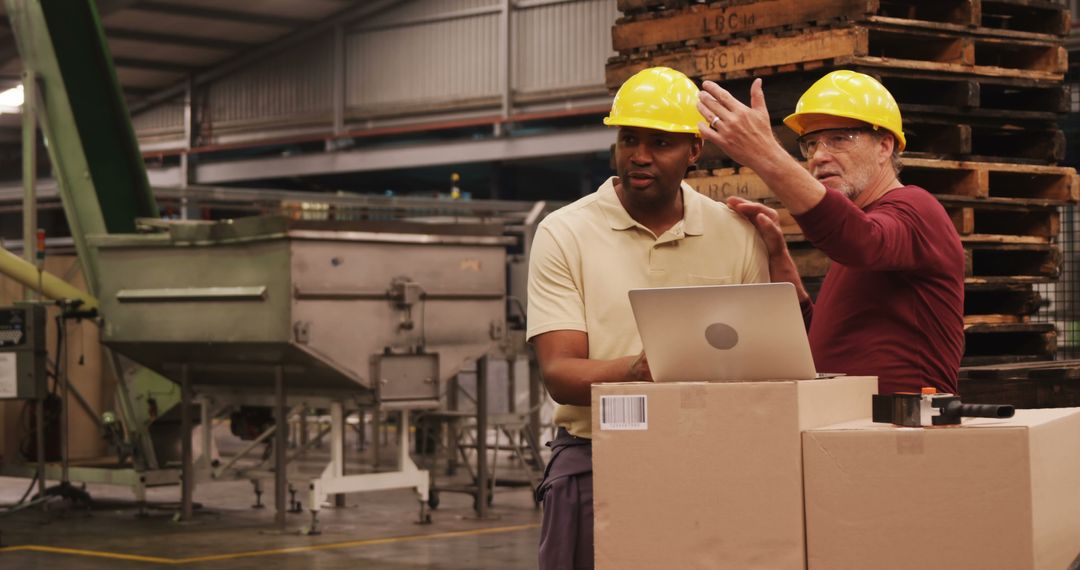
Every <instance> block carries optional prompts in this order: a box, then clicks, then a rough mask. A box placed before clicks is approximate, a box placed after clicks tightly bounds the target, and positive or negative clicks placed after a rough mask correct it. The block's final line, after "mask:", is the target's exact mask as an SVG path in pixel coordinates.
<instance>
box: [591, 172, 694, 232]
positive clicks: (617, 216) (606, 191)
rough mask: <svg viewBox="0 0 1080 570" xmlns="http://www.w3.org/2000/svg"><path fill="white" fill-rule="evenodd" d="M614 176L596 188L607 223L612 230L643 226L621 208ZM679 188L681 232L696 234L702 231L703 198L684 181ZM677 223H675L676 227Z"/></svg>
mask: <svg viewBox="0 0 1080 570" xmlns="http://www.w3.org/2000/svg"><path fill="white" fill-rule="evenodd" d="M614 182H615V177H614V176H612V177H611V178H608V180H607V181H606V182H604V183H603V184H602V185H601V186H600V189H599V190H597V198H598V202H599V204H600V209H601V211H603V213H604V217H605V218H606V219H607V221H608V225H609V226H610V227H611V229H613V230H628V229H630V228H633V227H643V226H641V224H639V223H637V221H635V220H634V218H631V217H630V213H629V212H627V211H626V208H623V205H622V202H620V201H619V195H618V194H616V193H615V184H614ZM680 190H681V191H682V193H683V219H682V226H683V228H682V229H683V233H685V234H686V235H692V236H698V235H701V234H703V233H704V231H705V223H704V220H703V212H702V208H703V206H702V204H701V200H702V199H704V198H703V197H702V196H701V195H700V194H698V193H697V191H696V190H694V189H693V188H691V187H690V186H689V185H687V184H686V182H683V183H682V185H681V186H680ZM677 226H678V224H676V227H677Z"/></svg>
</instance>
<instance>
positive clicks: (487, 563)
mask: <svg viewBox="0 0 1080 570" xmlns="http://www.w3.org/2000/svg"><path fill="white" fill-rule="evenodd" d="M500 461H504V459H503V458H500ZM504 465H505V463H504ZM503 475H504V476H506V475H510V473H509V472H505V473H503ZM442 482H444V481H443V480H442V478H441V479H440V483H442ZM51 483H52V482H50V484H51ZM28 484H29V480H25V479H11V478H0V503H4V504H10V503H13V502H14V501H17V500H18V499H19V497H20V496H21V495H22V493H23V492H24V491H25V490H26V487H27V485H28ZM87 490H88V491H89V492H90V493H91V495H92V496H93V498H94V500H95V501H96V503H98V506H96V507H95V508H94V509H93V510H89V511H87V510H77V509H65V508H54V509H51V510H49V511H47V512H43V511H42V510H40V509H36V508H35V509H28V510H23V511H19V512H16V513H12V514H7V515H6V514H0V541H2V545H3V548H0V568H2V569H4V570H39V569H40V570H53V569H68V568H78V569H88V570H97V569H109V570H116V569H127V568H159V567H164V566H179V567H182V568H186V569H192V570H203V569H214V570H225V569H228V570H247V569H260V570H262V569H266V568H290V569H297V570H304V569H311V570H314V569H319V570H333V569H339V568H340V569H349V570H355V569H361V568H362V569H385V570H414V569H421V568H424V569H433V570H465V569H469V570H484V569H499V570H515V569H526V568H536V551H537V540H538V536H539V522H540V511H539V510H536V509H534V507H533V502H532V498H531V491H530V490H529V489H527V488H518V489H501V488H500V489H499V490H498V492H497V493H496V496H495V499H494V504H493V506H492V508H491V509H490V514H491V516H490V518H488V519H486V520H477V519H476V518H475V513H474V512H473V509H472V504H473V499H472V497H471V496H470V495H465V494H458V493H445V492H444V493H442V494H441V496H440V501H441V504H440V505H439V508H438V510H436V511H434V512H433V513H432V519H433V521H432V524H430V525H418V524H416V522H415V521H416V520H417V518H418V512H419V509H418V503H417V500H416V495H415V493H413V492H412V491H411V490H397V491H383V492H375V493H356V494H350V495H347V496H346V506H345V507H342V508H332V507H331V508H326V509H324V510H323V511H322V513H321V514H320V516H319V521H320V527H321V529H322V531H323V533H322V534H321V535H319V536H302V535H300V534H299V533H298V530H299V529H301V528H302V527H306V526H308V525H309V524H310V517H309V515H308V514H307V513H297V514H292V513H290V514H289V515H288V528H289V532H287V533H281V532H277V531H276V530H275V527H274V525H273V521H274V510H273V505H272V504H270V505H267V508H265V509H262V510H256V509H252V508H251V505H252V503H254V501H255V497H254V493H253V492H252V486H251V484H250V483H248V482H246V481H230V482H215V483H209V484H204V485H200V486H199V487H198V488H197V489H196V492H195V500H196V501H197V502H198V503H200V504H202V505H203V508H201V509H199V510H198V511H197V512H196V516H195V520H193V521H191V522H187V523H178V522H174V520H173V515H174V513H175V509H174V508H172V507H171V505H161V508H155V509H152V510H151V511H150V513H149V514H148V515H147V516H144V517H139V516H137V510H136V509H135V506H134V504H133V502H132V495H131V492H130V491H129V490H128V489H126V488H121V487H107V486H93V485H92V486H90V487H88V489H87ZM267 490H268V491H271V490H270V489H269V488H268V489H267ZM267 495H272V491H271V492H269V493H267V494H264V496H263V501H264V502H267V501H269V502H270V503H272V502H273V498H272V496H271V497H269V498H268V497H267ZM148 500H149V501H150V502H152V503H154V502H157V503H175V502H176V501H178V500H179V489H177V488H163V489H152V490H150V491H149V493H148ZM56 506H57V507H60V506H61V505H56ZM284 549H288V550H287V551H286V550H284Z"/></svg>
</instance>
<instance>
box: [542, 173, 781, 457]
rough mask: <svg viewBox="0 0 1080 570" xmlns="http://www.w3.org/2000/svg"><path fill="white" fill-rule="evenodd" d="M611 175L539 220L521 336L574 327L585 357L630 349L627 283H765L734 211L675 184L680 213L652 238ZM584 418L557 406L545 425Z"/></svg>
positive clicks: (757, 254)
mask: <svg viewBox="0 0 1080 570" xmlns="http://www.w3.org/2000/svg"><path fill="white" fill-rule="evenodd" d="M614 180H615V179H614V178H610V179H608V181H607V182H605V183H604V184H603V185H602V186H600V188H599V189H598V190H597V191H596V192H594V193H592V194H590V195H588V196H586V197H584V198H582V199H580V200H578V201H576V202H574V203H572V204H569V205H567V206H565V207H563V208H560V209H559V210H557V211H555V212H553V213H552V214H550V215H549V216H548V217H547V218H545V219H544V220H543V221H542V222H540V225H539V227H538V228H537V230H536V237H535V238H534V239H533V243H532V249H531V250H530V253H529V293H528V294H529V297H528V331H527V336H528V338H529V339H532V338H533V337H535V336H536V335H539V334H542V333H546V332H550V331H554V330H575V331H583V332H585V333H588V335H589V358H592V359H599V360H609V359H612V358H619V357H622V356H628V355H636V354H639V353H640V352H641V338H640V337H639V336H638V333H637V325H636V324H635V322H634V315H633V312H632V311H631V309H630V300H629V298H628V297H627V292H628V291H629V290H630V289H638V288H644V287H673V286H680V285H722V284H732V283H762V282H767V281H768V280H769V266H768V255H767V252H766V249H765V243H764V242H763V241H762V240H761V237H760V236H759V235H758V232H757V230H756V229H755V228H754V227H753V226H752V225H751V224H750V222H748V221H746V219H745V218H743V217H742V216H741V215H739V214H738V213H736V212H734V211H732V210H731V209H729V208H728V207H727V206H725V205H724V204H721V203H719V202H715V201H713V200H712V199H710V198H707V197H705V196H702V195H701V194H699V193H697V192H695V191H694V190H693V189H692V188H690V186H688V185H687V184H686V183H683V184H682V193H683V205H684V208H683V219H682V220H680V221H679V222H677V223H676V224H675V225H674V226H672V227H671V229H669V230H667V231H666V232H664V233H663V235H660V236H659V237H657V236H656V235H654V234H653V233H652V231H650V230H649V229H647V228H646V227H645V226H643V225H641V224H639V223H638V222H636V221H634V219H633V218H631V217H630V214H629V213H627V211H626V210H625V209H624V208H623V206H622V203H621V202H619V198H618V195H616V193H615V186H614V185H613V181H614ZM590 414H591V409H590V408H589V407H582V406H569V405H560V406H558V408H557V409H556V410H555V424H556V425H559V426H562V427H565V428H566V429H567V431H569V432H570V433H571V434H573V435H576V436H579V437H590V435H591V415H590Z"/></svg>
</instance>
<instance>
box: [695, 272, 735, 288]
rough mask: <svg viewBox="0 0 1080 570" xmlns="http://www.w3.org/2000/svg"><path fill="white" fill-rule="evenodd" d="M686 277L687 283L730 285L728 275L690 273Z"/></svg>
mask: <svg viewBox="0 0 1080 570" xmlns="http://www.w3.org/2000/svg"><path fill="white" fill-rule="evenodd" d="M687 278H688V283H687V285H731V276H730V275H698V274H695V273H690V274H688V275H687Z"/></svg>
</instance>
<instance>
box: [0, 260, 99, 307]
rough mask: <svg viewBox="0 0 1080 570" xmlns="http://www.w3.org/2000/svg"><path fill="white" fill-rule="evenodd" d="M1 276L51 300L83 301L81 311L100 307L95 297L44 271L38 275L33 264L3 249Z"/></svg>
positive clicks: (0, 267) (0, 261)
mask: <svg viewBox="0 0 1080 570" xmlns="http://www.w3.org/2000/svg"><path fill="white" fill-rule="evenodd" d="M24 247H25V246H24ZM0 275H6V276H8V277H10V278H12V279H14V280H15V281H17V282H18V283H19V284H21V285H24V286H26V287H29V288H30V289H33V290H34V291H37V292H39V293H41V294H42V295H45V296H46V297H48V298H50V299H78V300H80V301H82V305H80V306H79V310H80V311H89V310H92V309H96V308H97V307H98V300H97V299H96V298H95V297H94V296H93V295H91V294H89V293H87V292H86V291H82V290H80V289H78V288H76V287H75V286H74V285H72V284H70V283H68V282H67V281H64V280H63V279H60V278H59V277H57V276H55V275H53V274H52V273H49V272H47V271H42V272H41V274H40V275H38V269H37V267H35V266H34V264H33V263H30V262H28V261H26V260H25V259H23V258H21V257H19V256H17V255H15V254H14V253H11V252H10V251H8V250H6V249H2V248H0Z"/></svg>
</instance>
